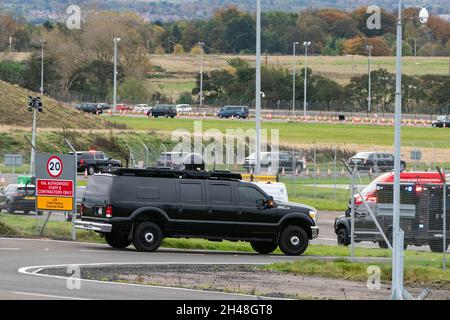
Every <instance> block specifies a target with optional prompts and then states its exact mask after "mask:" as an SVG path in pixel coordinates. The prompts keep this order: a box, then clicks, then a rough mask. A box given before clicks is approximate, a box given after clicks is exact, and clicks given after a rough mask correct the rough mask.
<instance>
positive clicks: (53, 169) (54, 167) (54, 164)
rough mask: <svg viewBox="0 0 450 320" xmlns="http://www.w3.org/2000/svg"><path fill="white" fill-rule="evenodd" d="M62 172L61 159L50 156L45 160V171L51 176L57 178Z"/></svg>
mask: <svg viewBox="0 0 450 320" xmlns="http://www.w3.org/2000/svg"><path fill="white" fill-rule="evenodd" d="M62 172H63V163H62V161H61V159H60V158H59V157H57V156H53V157H50V158H49V159H48V161H47V173H48V174H49V175H50V176H51V177H53V178H57V177H59V176H60V175H61V173H62Z"/></svg>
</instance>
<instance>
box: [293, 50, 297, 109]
mask: <svg viewBox="0 0 450 320" xmlns="http://www.w3.org/2000/svg"><path fill="white" fill-rule="evenodd" d="M296 45H298V42H293V43H292V48H293V50H292V55H293V57H294V59H293V63H292V116H294V114H295V46H296Z"/></svg>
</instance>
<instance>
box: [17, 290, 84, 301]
mask: <svg viewBox="0 0 450 320" xmlns="http://www.w3.org/2000/svg"><path fill="white" fill-rule="evenodd" d="M13 293H15V294H20V295H25V296H35V297H44V298H54V299H66V300H89V299H86V298H78V297H66V296H55V295H50V294H43V293H33V292H18V291H14V292H13Z"/></svg>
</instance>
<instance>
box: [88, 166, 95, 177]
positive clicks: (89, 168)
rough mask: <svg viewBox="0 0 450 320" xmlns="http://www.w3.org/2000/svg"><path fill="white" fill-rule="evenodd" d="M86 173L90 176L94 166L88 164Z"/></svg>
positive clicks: (93, 171)
mask: <svg viewBox="0 0 450 320" xmlns="http://www.w3.org/2000/svg"><path fill="white" fill-rule="evenodd" d="M87 173H88V175H90V176H92V175H93V174H94V173H95V167H94V166H89V167H88V169H87Z"/></svg>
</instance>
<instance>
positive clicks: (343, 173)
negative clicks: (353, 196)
mask: <svg viewBox="0 0 450 320" xmlns="http://www.w3.org/2000/svg"><path fill="white" fill-rule="evenodd" d="M344 175H345V172H344V168H342V170H341V176H342V177H343V176H344Z"/></svg>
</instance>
